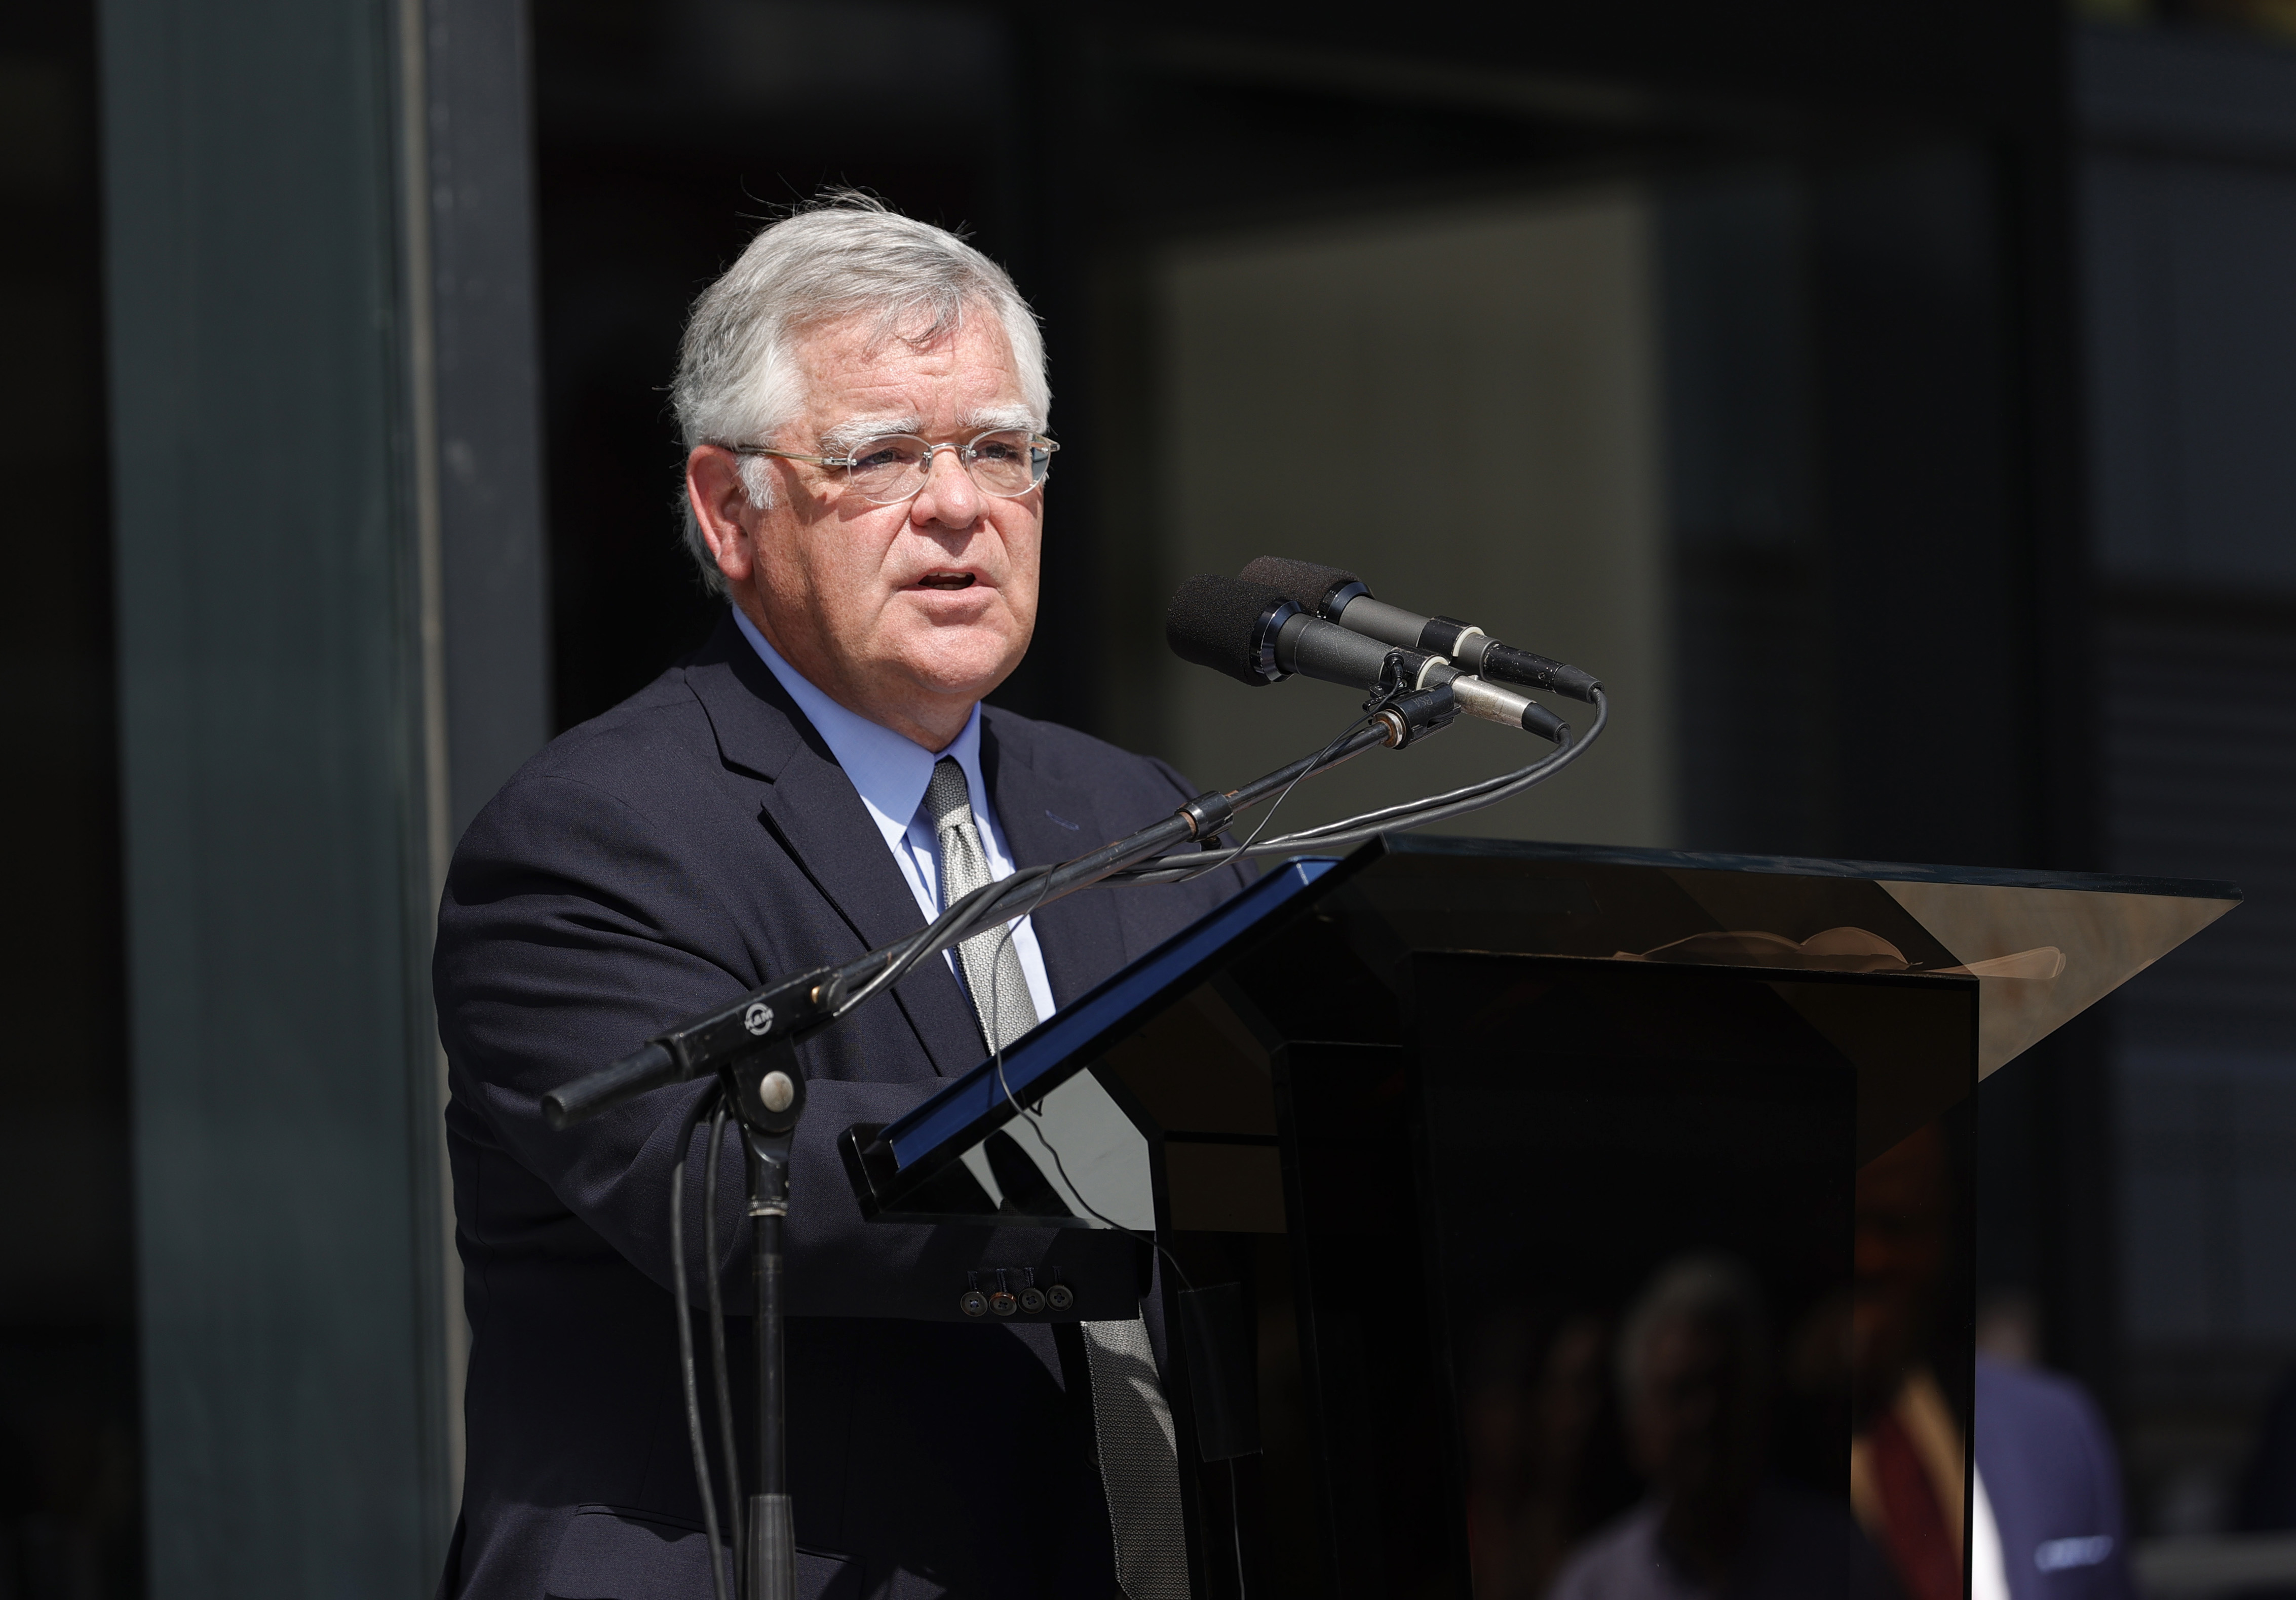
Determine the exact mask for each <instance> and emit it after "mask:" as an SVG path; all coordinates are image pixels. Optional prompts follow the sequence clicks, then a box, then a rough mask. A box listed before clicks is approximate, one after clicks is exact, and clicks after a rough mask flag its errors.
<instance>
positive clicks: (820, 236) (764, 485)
mask: <svg viewBox="0 0 2296 1600" xmlns="http://www.w3.org/2000/svg"><path fill="white" fill-rule="evenodd" d="M969 310H973V311H987V312H991V313H993V314H995V315H996V319H997V321H998V322H1000V323H1001V324H1002V325H1003V327H1004V330H1005V339H1006V340H1007V341H1009V342H1010V344H1011V345H1012V347H1013V365H1014V366H1015V367H1017V368H1018V369H1019V370H1020V374H1021V397H1022V400H1023V401H1024V403H1025V404H1026V406H1027V409H1028V418H1027V424H1028V426H1029V427H1030V428H1031V429H1037V430H1041V429H1043V428H1044V427H1045V424H1046V420H1048V418H1049V417H1050V415H1051V412H1052V390H1051V388H1050V387H1049V386H1048V385H1047V384H1046V378H1045V339H1044V335H1043V334H1042V333H1041V332H1040V331H1038V329H1037V316H1036V314H1035V313H1034V312H1032V311H1030V310H1029V303H1028V302H1027V301H1026V300H1023V299H1022V298H1021V291H1020V290H1017V289H1015V288H1013V280H1012V279H1011V278H1010V277H1008V276H1006V275H1005V269H1004V268H1003V267H1001V266H999V265H996V263H995V262H994V261H991V260H990V259H989V258H988V257H986V256H984V255H982V254H981V253H980V251H979V250H976V249H973V248H972V246H971V245H969V244H967V243H965V242H964V240H962V239H960V238H958V237H957V236H956V235H955V234H954V233H949V232H948V231H947V229H945V228H937V227H935V226H933V225H932V224H931V223H924V222H918V221H916V220H915V219H914V218H912V217H907V216H902V215H901V214H900V213H899V212H898V211H895V210H893V209H891V208H889V207H888V206H887V205H886V204H885V203H884V202H883V201H882V200H878V199H876V198H875V197H874V196H873V195H867V194H863V193H860V192H857V191H853V190H840V191H836V192H831V193H829V194H825V195H824V196H823V197H822V199H821V200H819V201H818V202H816V204H814V205H812V206H810V207H808V208H804V209H801V210H799V211H797V212H795V213H793V214H792V215H791V216H785V217H783V219H782V220H780V221H779V222H776V223H773V224H768V225H767V227H766V228H764V229H763V230H761V231H760V232H759V233H758V236H757V237H756V238H755V239H753V240H751V241H750V247H749V249H745V250H743V251H742V257H741V259H740V260H738V261H736V262H734V265H732V267H730V268H729V269H727V271H726V274H725V275H724V276H723V277H721V278H719V279H718V280H717V282H715V283H712V284H711V285H710V286H709V288H708V289H706V290H702V292H701V298H700V299H698V300H696V301H694V303H693V314H692V315H691V316H690V317H688V318H687V320H686V323H685V340H684V342H683V343H682V344H681V346H680V347H679V350H678V360H677V378H676V382H674V383H673V384H672V385H671V386H670V402H671V404H673V405H674V406H675V407H676V411H677V424H678V428H679V429H680V430H681V431H682V432H683V434H684V435H685V448H686V451H687V453H689V454H690V453H692V452H693V448H694V446H696V445H753V444H759V443H762V442H764V441H765V440H767V439H768V438H771V437H773V435H774V434H775V431H776V430H778V429H781V428H782V427H783V425H784V424H786V423H787V422H788V421H789V420H790V419H791V417H792V416H793V415H795V414H796V412H797V411H798V409H799V406H800V405H802V404H803V403H804V399H805V396H804V395H803V394H802V393H801V392H800V378H799V371H798V367H797V363H796V347H797V345H798V343H799V340H801V339H803V338H804V337H805V335H806V334H807V333H808V332H810V331H814V330H816V329H817V328H820V327H821V326H823V325H824V324H825V323H829V322H840V321H843V320H844V319H846V318H848V317H851V316H857V315H867V314H874V315H875V317H876V319H877V328H878V332H879V335H880V337H882V338H899V339H905V340H906V341H907V342H909V343H911V344H913V345H917V346H924V345H929V344H931V343H932V342H934V341H935V340H937V339H941V338H942V337H944V336H945V335H947V334H948V333H951V332H953V331H955V329H956V328H957V327H958V326H959V325H960V324H961V323H962V322H963V321H964V314H965V313H966V312H967V311H969ZM831 453H834V452H831ZM770 468H771V462H770V461H769V460H768V459H767V458H766V457H763V456H755V455H750V456H743V457H742V467H741V472H742V488H743V489H744V490H746V491H747V492H748V494H749V498H750V504H751V505H753V506H756V507H758V509H759V510H767V509H770V508H771V506H772V505H773V478H772V475H771V470H770ZM685 548H686V552H687V553H688V554H689V555H691V556H692V557H693V563H694V565H695V566H696V567H699V568H700V569H701V580H702V582H703V583H704V584H707V585H708V586H709V590H710V592H712V593H716V594H723V593H725V592H726V579H725V575H724V574H722V573H720V572H719V571H718V570H717V559H716V558H714V557H713V556H712V555H711V554H710V553H709V543H708V541H706V540H705V539H703V538H702V536H701V527H699V525H697V524H696V523H695V521H694V518H693V507H692V506H691V505H690V504H688V505H687V506H686V507H685Z"/></svg>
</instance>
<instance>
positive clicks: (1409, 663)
mask: <svg viewBox="0 0 2296 1600" xmlns="http://www.w3.org/2000/svg"><path fill="white" fill-rule="evenodd" d="M1427 660H1428V658H1427V657H1425V656H1423V655H1422V654H1420V653H1419V652H1418V651H1416V650H1401V649H1397V650H1390V651H1388V653H1387V659H1386V660H1385V661H1383V662H1382V663H1381V664H1380V669H1379V682H1377V683H1376V684H1374V686H1373V688H1372V693H1371V698H1369V699H1367V700H1365V702H1364V707H1363V708H1364V714H1365V716H1367V717H1369V718H1370V719H1371V720H1372V721H1374V722H1383V723H1385V724H1386V726H1387V747H1388V748H1389V749H1390V750H1400V749H1402V748H1403V747H1405V746H1406V745H1408V744H1410V743H1411V742H1412V741H1413V740H1415V739H1423V738H1425V737H1426V736H1427V735H1428V734H1431V733H1433V732H1436V731H1439V730H1441V729H1444V728H1447V727H1449V726H1450V725H1451V722H1452V721H1453V720H1454V719H1455V718H1456V717H1457V716H1458V714H1459V703H1458V701H1457V699H1456V698H1455V697H1454V696H1453V694H1452V693H1451V686H1450V685H1449V684H1448V683H1439V684H1437V685H1435V686H1434V687H1433V688H1431V689H1421V688H1419V687H1417V683H1418V680H1419V677H1420V675H1421V673H1423V670H1424V669H1425V666H1426V665H1427Z"/></svg>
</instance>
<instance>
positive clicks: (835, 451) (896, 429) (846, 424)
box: [821, 415, 925, 455]
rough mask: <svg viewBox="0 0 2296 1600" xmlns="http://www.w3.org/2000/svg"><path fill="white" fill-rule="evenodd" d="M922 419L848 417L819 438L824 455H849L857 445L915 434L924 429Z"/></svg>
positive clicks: (908, 417) (912, 417)
mask: <svg viewBox="0 0 2296 1600" xmlns="http://www.w3.org/2000/svg"><path fill="white" fill-rule="evenodd" d="M924 425H925V424H924V419H923V418H922V417H916V416H903V415H894V416H888V417H848V418H847V419H846V420H844V421H842V422H840V423H839V424H838V425H837V426H836V427H834V428H832V429H827V430H825V431H824V433H823V434H822V436H821V453H823V454H824V455H850V454H852V453H853V451H854V448H855V447H856V446H857V445H865V444H867V443H868V442H869V441H870V440H871V439H874V438H881V437H884V436H885V435H886V434H889V433H915V432H917V431H919V430H920V429H922V428H923V427H924Z"/></svg>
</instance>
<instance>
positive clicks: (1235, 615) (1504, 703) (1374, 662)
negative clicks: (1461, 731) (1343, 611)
mask: <svg viewBox="0 0 2296 1600" xmlns="http://www.w3.org/2000/svg"><path fill="white" fill-rule="evenodd" d="M1164 637H1165V639H1166V641H1169V643H1170V645H1171V647H1172V652H1173V654H1175V655H1177V656H1178V657H1180V659H1182V660H1183V661H1192V662H1193V663H1195V664H1196V665H1198V666H1209V667H1210V668H1211V669H1212V670H1213V671H1214V672H1219V673H1226V674H1227V675H1228V676H1229V677H1231V678H1234V679H1235V680H1236V681H1237V682H1240V683H1250V684H1253V685H1258V684H1262V683H1274V682H1277V681H1278V680H1280V679H1283V678H1288V677H1290V676H1291V675H1292V673H1300V675H1302V676H1304V677H1309V678H1320V679H1322V680H1323V681H1324V682H1326V683H1343V684H1346V685H1347V686H1348V687H1349V688H1350V689H1362V690H1372V689H1376V688H1378V687H1379V686H1380V684H1381V683H1382V682H1383V681H1384V680H1385V679H1386V677H1387V662H1388V657H1390V656H1391V655H1397V654H1399V655H1400V656H1401V660H1400V661H1399V663H1398V665H1399V666H1400V667H1401V668H1402V672H1403V676H1404V678H1405V681H1406V686H1407V687H1409V688H1412V689H1433V688H1436V687H1437V686H1439V685H1441V684H1448V685H1450V688H1451V693H1452V698H1454V699H1455V700H1456V702H1457V704H1458V707H1459V709H1460V710H1461V711H1464V712H1465V713H1466V714H1468V715H1469V716H1472V717H1480V718H1481V719H1482V720H1483V721H1485V722H1500V723H1503V724H1505V725H1506V726H1508V727H1511V728H1521V729H1522V730H1523V731H1526V732H1529V733H1536V734H1538V736H1539V737H1540V738H1541V739H1551V740H1554V741H1556V742H1560V741H1561V739H1562V736H1563V734H1564V733H1565V732H1566V731H1568V729H1569V724H1568V723H1566V722H1563V721H1562V718H1560V717H1558V716H1556V715H1555V714H1554V713H1553V712H1551V711H1549V710H1547V709H1546V706H1541V705H1540V704H1539V703H1538V701H1536V700H1533V699H1531V698H1529V697H1528V696H1526V695H1520V694H1517V693H1515V692H1514V690H1511V689H1504V688H1501V687H1500V686H1499V685H1497V684H1496V683H1491V682H1486V681H1484V680H1483V679H1481V678H1480V677H1476V676H1473V675H1472V674H1470V673H1463V672H1461V671H1460V670H1459V669H1458V668H1457V667H1456V666H1453V665H1451V664H1450V663H1448V662H1447V661H1445V660H1443V659H1442V658H1441V657H1439V656H1438V655H1435V654H1432V653H1431V652H1428V651H1425V650H1421V649H1415V648H1412V647H1405V646H1396V645H1390V644H1387V643H1383V642H1382V641H1379V640H1376V639H1373V638H1370V637H1368V636H1366V635H1365V634H1362V633H1356V632H1354V631H1352V630H1350V629H1348V628H1343V627H1341V626H1339V625H1338V624H1335V623H1329V622H1325V621H1324V620H1323V619H1322V618H1321V617H1318V616H1310V615H1308V612H1307V611H1306V610H1305V609H1303V608H1301V607H1300V603H1299V602H1298V601H1297V600H1294V599H1292V597H1291V596H1290V595H1288V594H1286V593H1285V592H1283V590H1281V589H1279V588H1277V587H1275V585H1274V584H1261V583H1254V582H1252V581H1251V580H1250V579H1248V578H1230V577H1222V576H1219V575H1218V573H1210V572H1207V573H1201V574H1199V575H1198V576H1195V577H1192V578H1190V579H1189V580H1188V581H1187V582H1186V583H1185V584H1181V585H1180V588H1179V592H1177V593H1176V594H1175V595H1173V596H1172V605H1171V608H1170V609H1169V611H1168V612H1166V613H1165V616H1164Z"/></svg>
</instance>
